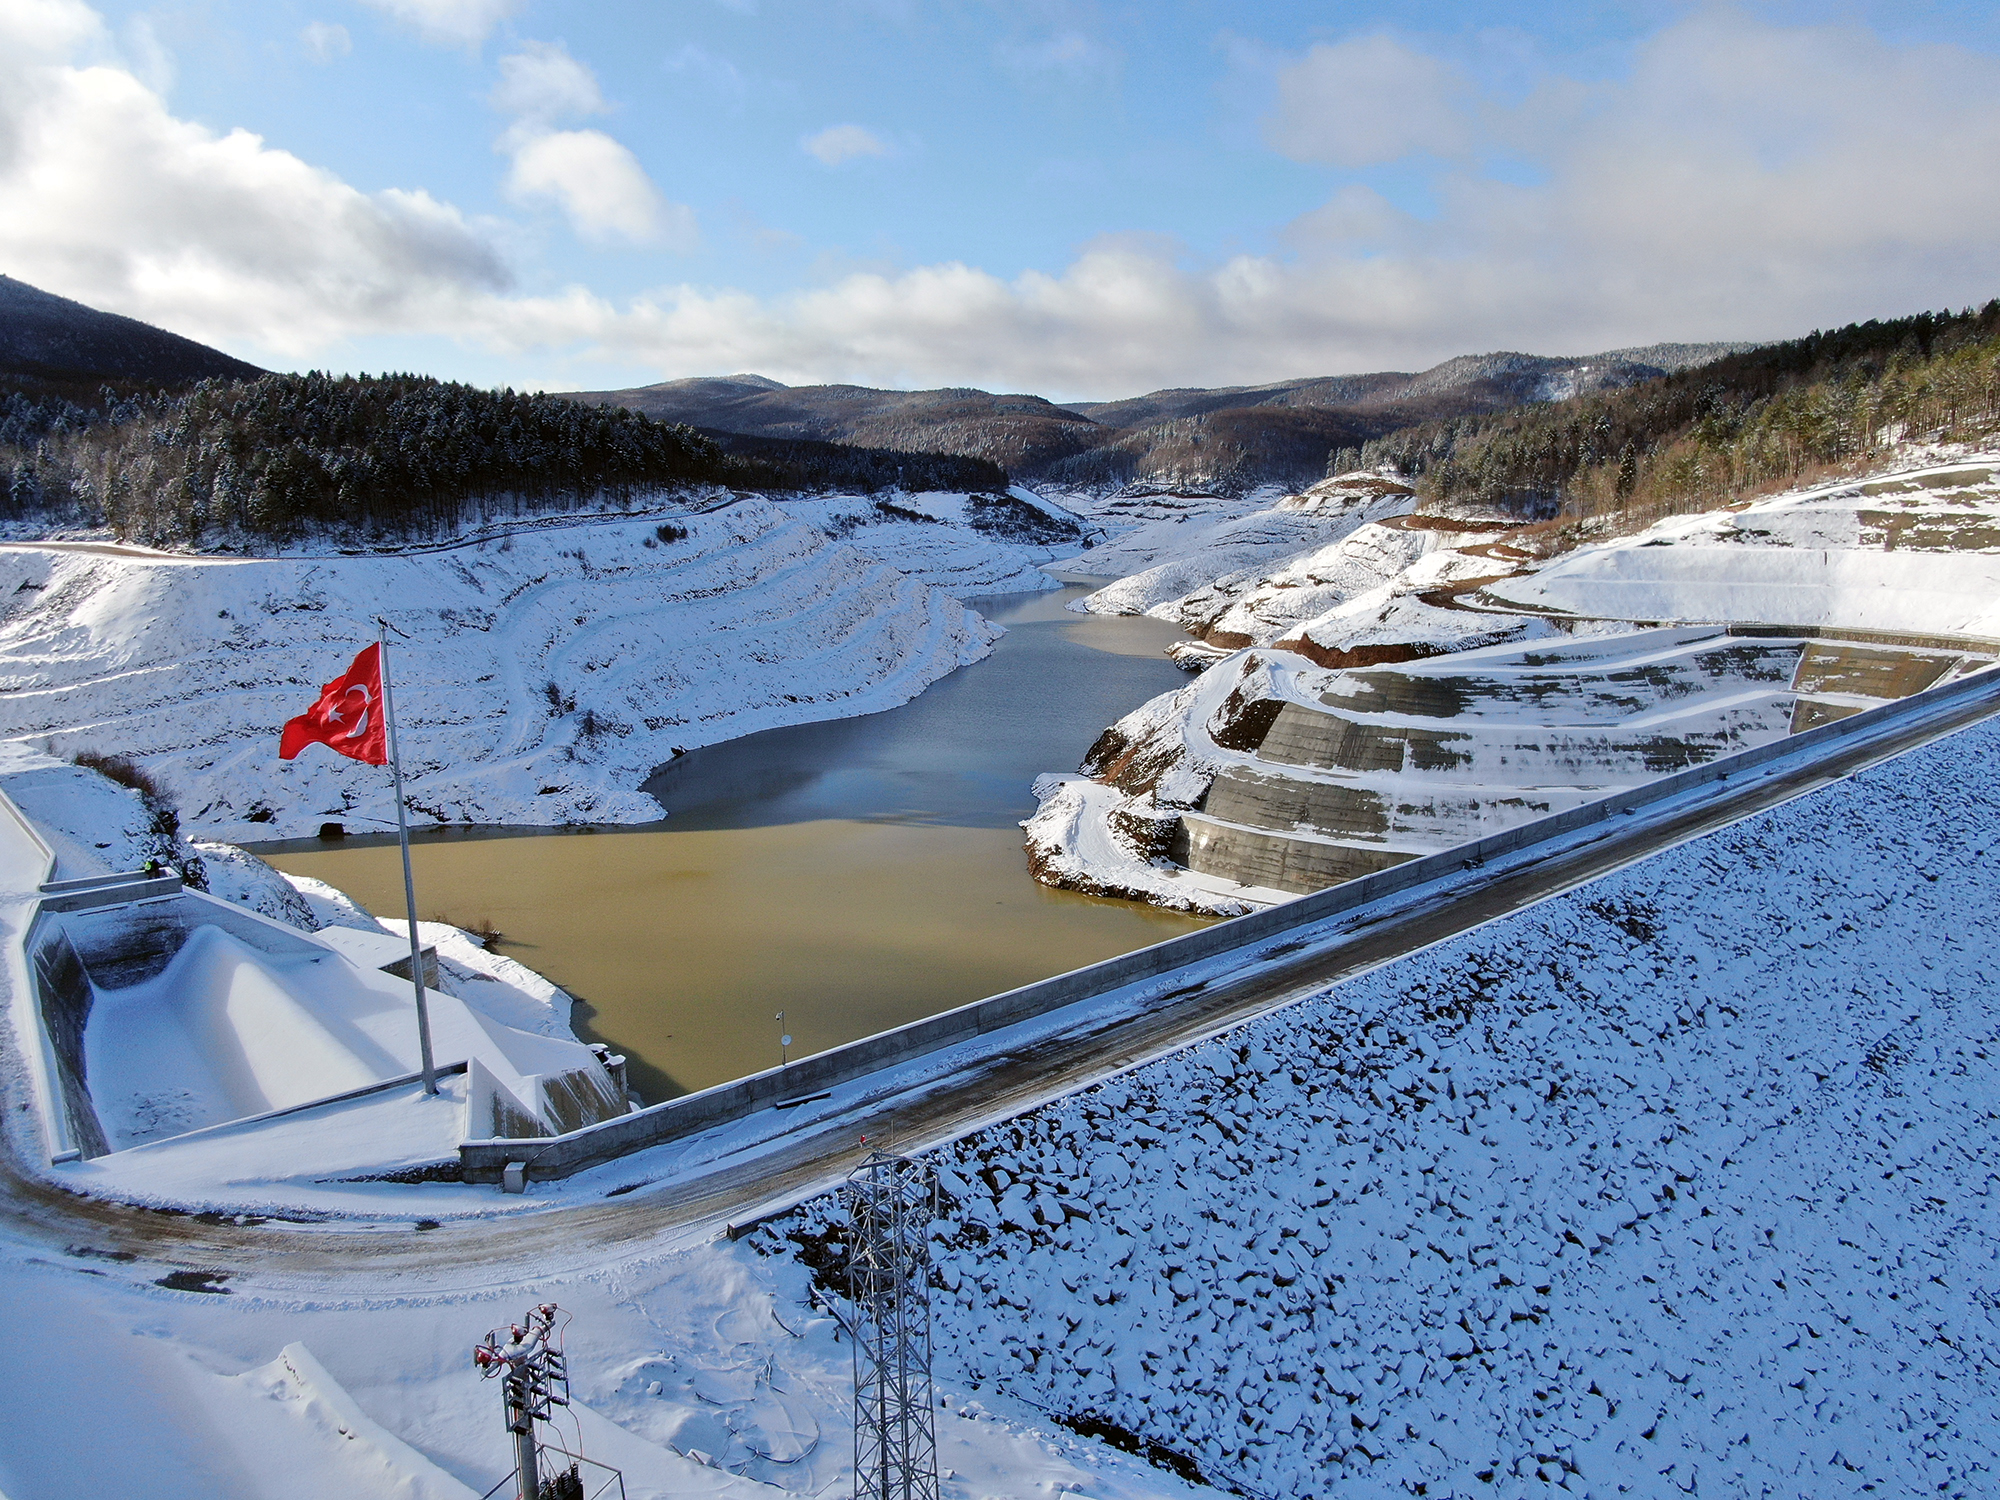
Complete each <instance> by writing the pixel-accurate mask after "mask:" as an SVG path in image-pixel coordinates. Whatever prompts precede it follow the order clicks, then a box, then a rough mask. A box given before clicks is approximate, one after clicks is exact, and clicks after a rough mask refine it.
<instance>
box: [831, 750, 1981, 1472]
mask: <svg viewBox="0 0 2000 1500" xmlns="http://www.w3.org/2000/svg"><path fill="white" fill-rule="evenodd" d="M1996 755H2000V727H1996V726H1992V725H1984V726H1981V727H1979V728H1977V729H1975V730H1970V731H1966V732H1964V733H1962V734H1959V735H1956V736H1954V737H1952V738H1950V739H1948V740H1945V741H1942V742H1940V743H1938V744H1935V745H1932V746H1929V747H1927V748H1925V749H1922V750H1918V751H1914V752H1912V753H1910V754H1908V755H1905V756H1904V757H1902V758H1901V759H1899V760H1896V761H1893V762H1890V763H1887V764H1885V765H1881V766H1878V767H1875V768H1872V769H1870V770H1868V771H1865V772H1863V773H1860V774H1859V775H1858V776H1856V777H1855V778H1853V779H1852V780H1849V781H1846V782H1841V783H1837V784H1835V785H1834V786H1832V787H1829V788H1826V789H1824V790H1822V791H1819V792H1816V793H1814V794H1812V795H1811V796H1809V797H1806V798H1803V799H1801V800H1799V801H1796V802H1793V803H1791V804H1788V805H1786V806H1784V807H1781V808H1778V809H1776V810H1773V811H1770V812H1766V813H1763V814H1760V815H1759V816H1757V817H1755V818H1753V819H1750V820H1748V821H1747V822H1745V823H1742V824H1739V825H1737V826H1735V827H1733V828H1730V829H1728V830H1725V831H1723V832H1721V833H1717V834H1713V835H1710V836H1708V837H1706V838H1704V839H1701V840H1699V841H1697V842H1695V843H1692V844H1689V845H1685V846H1682V847H1681V848H1678V849H1676V850H1674V851H1671V852H1669V853H1667V854H1663V855H1659V856H1656V857H1654V858H1653V859H1651V860H1648V861H1647V862H1646V863H1644V864H1642V865H1639V866H1636V867H1634V868H1632V869H1629V870H1627V871H1625V872H1623V873H1621V874H1618V875H1616V876H1612V877H1610V878H1607V879H1604V880H1601V881H1599V882H1597V883H1595V884H1594V885H1592V886H1590V887H1589V888H1587V889H1585V890H1581V891H1577V892H1574V893H1572V894H1569V895H1566V896H1563V897H1561V898H1559V899H1557V900H1554V901H1551V902H1548V903H1546V904H1544V905H1542V906H1539V907H1536V908H1533V909H1531V910H1528V911H1525V912H1522V913H1519V914H1516V915H1514V916H1510V917H1507V918H1504V919H1502V920H1500V921H1498V922H1496V923H1494V924H1492V925H1490V926H1488V927H1486V928H1484V929H1482V930H1480V931H1478V932H1475V933H1472V934H1468V935H1466V936H1463V937H1460V938H1457V939H1454V940H1452V941H1450V942H1447V943H1445V944H1442V945H1440V946H1439V947H1437V948H1435V949H1432V950H1430V951H1428V952H1425V953H1421V954H1418V955H1415V956H1413V957H1409V958H1405V959H1402V960H1400V961H1398V962H1396V963H1394V964H1391V965H1389V966H1387V967H1385V968H1383V969H1381V970H1378V971H1376V972H1375V973H1374V974H1372V975H1369V976H1367V977H1365V978H1363V979H1360V980H1356V981H1351V982H1349V983H1347V984H1345V985H1342V986H1341V987H1340V988H1338V989H1337V990H1335V991H1334V992H1332V993H1331V994H1328V995H1324V996H1322V997H1319V998H1317V999H1314V1000H1311V1001H1309V1002H1307V1003H1305V1004H1303V1005H1301V1006H1300V1007H1298V1008H1296V1009H1293V1010H1290V1011H1286V1012H1283V1013H1280V1014H1278V1015H1274V1016H1271V1017H1269V1018H1266V1019H1264V1020H1262V1021H1258V1022H1255V1023H1252V1024H1251V1025H1248V1026H1245V1027H1242V1028H1240V1029H1238V1030H1237V1031H1234V1032H1232V1033H1230V1034H1229V1035H1227V1036H1225V1037H1223V1038H1221V1039H1218V1040H1216V1041H1214V1042H1211V1043H1208V1044H1206V1045H1204V1046H1202V1047H1200V1048H1197V1049H1195V1050H1193V1051H1190V1052H1187V1053H1185V1054H1182V1055H1180V1056H1177V1057H1174V1058H1171V1059H1168V1060H1166V1061H1162V1062H1159V1063H1155V1064H1152V1065H1150V1066H1147V1067H1144V1068H1141V1069H1139V1070H1137V1071H1135V1072H1133V1073H1131V1074H1129V1075H1127V1076H1125V1077H1123V1078H1120V1079H1118V1080H1115V1081H1113V1082H1111V1083H1108V1084H1106V1085H1104V1086H1102V1087H1100V1088H1097V1089H1093V1090H1091V1091H1089V1092H1087V1093H1084V1094H1082V1095H1080V1096H1077V1097H1074V1098H1072V1099H1070V1100H1069V1101H1067V1102H1065V1103H1062V1104H1060V1105H1056V1106H1051V1107H1049V1108H1046V1109H1043V1110H1040V1111H1038V1112H1036V1113H1035V1114H1033V1115H1031V1116H1028V1117H1025V1118H1023V1119H1020V1120H1017V1121H1015V1122H1012V1123H1010V1124H1007V1125H1004V1126H1000V1127H997V1128H995V1129H992V1130H989V1131H987V1132H985V1133H983V1134H981V1135H979V1136H977V1137H974V1138H972V1139H969V1140H966V1141H964V1142H962V1143H960V1144H959V1145H958V1146H957V1147H955V1148H953V1149H951V1150H949V1151H946V1152H943V1153H940V1155H941V1160H942V1161H943V1163H944V1165H945V1166H946V1167H947V1168H948V1169H949V1174H950V1175H949V1176H948V1177H947V1178H946V1181H947V1184H948V1186H949V1189H950V1191H951V1193H952V1194H953V1196H954V1197H955V1199H956V1200H957V1202H956V1206H955V1207H954V1209H953V1211H952V1215H951V1221H950V1223H949V1224H948V1225H947V1244H948V1246H949V1249H948V1251H947V1253H946V1254H945V1256H944V1259H943V1263H942V1267H941V1271H942V1275H943V1279H944V1281H945V1284H946V1286H947V1287H948V1288H949V1290H950V1293H951V1300H949V1301H947V1302H946V1304H945V1305H944V1308H943V1311H942V1313H941V1315H940V1317H939V1320H938V1330H939V1339H940V1344H941V1347H942V1348H943V1350H944V1351H945V1352H946V1353H947V1354H948V1356H949V1357H950V1360H951V1361H952V1363H953V1364H955V1365H956V1366H957V1368H958V1369H959V1370H961V1371H962V1372H963V1378H964V1379H966V1380H967V1381H969V1382H975V1383H977V1386H978V1388H979V1389H980V1391H981V1392H982V1394H984V1393H986V1392H990V1391H1000V1392H1005V1393H1009V1394H1012V1395H1015V1396H1017V1397H1020V1398H1022V1399H1025V1400H1028V1401H1032V1402H1034V1403H1037V1404H1040V1405H1042V1406H1046V1407H1049V1408H1051V1409H1053V1410H1057V1411H1063V1412H1069V1413H1078V1412H1094V1413H1097V1414H1099V1415H1101V1416H1102V1417H1104V1418H1105V1419H1107V1420H1109V1421H1111V1422H1113V1423H1115V1424H1117V1425H1119V1426H1122V1427H1124V1428H1127V1429H1129V1430H1131V1431H1133V1432H1135V1433H1138V1434H1141V1435H1143V1436H1144V1437H1146V1438H1149V1439H1152V1440H1155V1441H1157V1442H1158V1443H1160V1444H1162V1445H1164V1446H1165V1447H1167V1448H1170V1449H1174V1450H1176V1451H1179V1452H1181V1453H1184V1454H1187V1455H1189V1456H1191V1457H1192V1458H1193V1459H1194V1460H1195V1461H1196V1462H1197V1463H1198V1464H1199V1465H1200V1466H1201V1469H1202V1471H1203V1473H1204V1475H1205V1476H1207V1477H1208V1478H1209V1479H1210V1480H1211V1481H1212V1482H1215V1483H1218V1484H1224V1485H1235V1486H1238V1487H1240V1488H1241V1490H1242V1491H1243V1492H1244V1493H1248V1494H1254V1495H1269V1496H1279V1495H1286V1496H1293V1495H1297V1496H1305V1495H1312V1496H1324V1495H1343V1494H1353V1495H1366V1496H1377V1495H1380V1496H1388V1495H1399V1496H1400V1495H1415V1494H1429V1495H1460V1496H1471V1495H1488V1494H1491V1495H1501V1496H1506V1495H1524V1494H1541V1493H1546V1492H1549V1491H1551V1490H1552V1489H1555V1488H1557V1487H1560V1488H1561V1489H1562V1490H1563V1491H1564V1492H1566V1493H1570V1494H1577V1495H1602V1496H1613V1495H1630V1496H1659V1497H1662V1500H1667V1497H1676V1496H1682V1495H1688V1494H1702V1495H1786V1496H1814V1497H1831V1496H1844V1495H1857V1496H1858V1495H1862V1494H1876V1495H1882V1494H1893V1495H1917V1494H1939V1495H1960V1496H1976V1495H1984V1494H1990V1493H1992V1492H1993V1490H1994V1486H1995V1477H1994V1476H1995V1466H1996V1459H1995V1453H1994V1446H1993V1430H1992V1414H1993V1412H1994V1410H1995V1405H1996V1402H2000V1311H1996V1308H2000V1193H1996V1179H1995V1175H1994V1169H1993V1162H1994V1160H1995V1159H1996V1157H2000V1114H1996V1112H1995V1110H1994V1108H1993V1089H1992V1073H1993V1066H1994V1062H1993V1059H1994V1058H1995V1057H1996V1056H2000V962H1996V960H1995V957H1994V952H1993V947H1992V944H1991V942H1990V940H1989V939H1988V937H1987V935H1986V933H1985V930H1984V927H1983V924H1982V922H1981V921H1980V920H1979V919H1978V918H1977V917H1976V916H1975V915H1973V914H1975V913H1979V912H1983V911H1986V910H1988V909H1990V908H1991V906H1992V905H1993V903H1994V902H1995V901H1996V900H2000V868H1996V866H1995V864H1994V862H1993V859H1992V857H1991V855H1992V848H1993V844H1994V831H1995V828H1996V826H2000V791H1996V790H1995V788H1994V786H1993V784H1992V782H1991V780H1990V779H1989V778H1984V777H1973V776H1967V775H1966V774H1965V767H1966V766H1968V765H1982V764H1985V763H1987V762H1988V761H1989V760H1990V759H1991V758H1993V757H1994V756H1996ZM829 1219H837V1215H836V1214H833V1213H832V1212H831V1209H830V1206H829V1205H826V1204H820V1205H816V1206H814V1208H813V1209H812V1210H811V1211H810V1212H809V1213H808V1214H806V1215H805V1216H804V1219H803V1222H802V1227H803V1228H804V1229H805V1230H808V1231H817V1230H819V1229H821V1228H823V1227H824V1225H825V1224H826V1223H827V1221H828V1220H829Z"/></svg>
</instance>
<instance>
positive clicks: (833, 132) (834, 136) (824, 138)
mask: <svg viewBox="0 0 2000 1500" xmlns="http://www.w3.org/2000/svg"><path fill="white" fill-rule="evenodd" d="M799 145H800V146H801V147H803V148H804V149H805V151H806V153H807V154H808V155H811V156H816V157H818V158H819V159H820V160H821V161H822V162H824V163H825V164H826V165H827V166H829V167H837V166H839V165H840V164H841V163H842V162H844V161H852V160H854V158H855V157H857V156H887V155H888V154H889V148H888V147H887V146H886V145H884V144H883V142H882V139H881V137H880V136H878V135H876V134H875V132H874V131H872V130H867V129H864V128H863V127H862V126H859V125H829V126H827V128H826V129H824V130H822V131H820V132H819V133H818V134H817V135H809V136H806V137H805V138H804V139H802V140H801V141H800V142H799Z"/></svg>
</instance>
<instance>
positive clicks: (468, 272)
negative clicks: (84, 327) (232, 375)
mask: <svg viewBox="0 0 2000 1500" xmlns="http://www.w3.org/2000/svg"><path fill="white" fill-rule="evenodd" d="M80 9H81V8H80V7H75V6H57V5H39V6H32V7H20V8H9V9H6V10H4V11H0V202H4V203H6V205H7V211H6V212H5V213H4V214H0V263H4V264H5V265H6V266H7V268H8V270H9V272H10V273H11V274H13V275H16V276H19V277H20V278H22V279H23V280H26V281H29V282H31V283H34V284H36V285H40V286H45V287H48V288H49V289H51V290H54V291H59V292H61V293H63V294H64V295H67V296H72V297H77V298H80V299H81V300H83V301H86V302H89V303H92V304H93V305H96V306H100V307H108V308H112V309H114V310H116V311H119V312H126V313H131V314H133V315H135V316H138V317H142V318H146V319H149V320H151V321H154V322H159V323H164V324H166V325H167V326H168V327H171V328H174V329H176V330H177V331H180V332H185V333H188V334H190V335H192V336H194V337H197V338H203V339H208V340H211V341H214V342H219V343H222V344H224V345H225V346H228V347H231V348H235V349H239V350H241V349H246V348H255V349H259V350H262V351H266V352H267V357H268V355H270V354H276V355H281V356H282V355H288V354H296V355H306V354H309V353H313V352H317V351H320V350H324V349H325V348H327V347H328V346H329V345H330V344H333V343H334V342H336V341H338V340H340V339H342V338H345V337H348V336H350V335H352V334H354V333H358V332H363V331H369V330H374V329H394V328H398V327H406V326H409V325H411V324H413V323H415V324H429V325H432V326H436V325H437V324H438V323H439V322H440V321H441V320H443V319H446V318H448V317H449V316H451V315H452V312H451V311H450V310H455V309H460V308H462V307H463V306H464V304H465V301H466V299H467V298H469V297H477V296H489V295H492V294H495V293H498V292H500V291H502V290H503V289H504V288H505V287H506V285H507V283H508V273H507V270H506V267H505V266H504V265H503V264H502V262H501V261H500V259H499V257H498V256H497V255H496V254H495V252H494V251H493V249H492V248H491V246H490V245H489V244H488V242H487V240H486V238H485V236H484V235H483V234H481V233H480V232H479V231H478V230H477V229H476V228H475V227H474V226H473V225H471V224H469V223H467V222H466V220H465V219H464V217H463V216H462V215H461V214H460V213H459V212H458V210H457V209H455V208H452V207H451V206H449V205H447V204H443V203H440V202H438V201H437V200H435V199H433V198H431V197H429V196H428V195H427V194H424V193H421V192H393V191H392V192H385V193H373V194H368V193H362V192H359V191H357V190H356V189H354V188H353V187H351V186H349V185H348V184H346V183H344V182H342V181H340V179H338V178H337V177H335V176H333V175H332V174H331V173H328V172H325V171H323V170H321V169H319V168H317V167H313V166H310V165H308V164H307V163H305V162H303V161H301V160H299V158H297V157H296V156H293V155H291V154H290V153H289V152H285V151H276V150H272V149H271V148H269V147H268V146H266V145H265V144H264V143H263V141H262V140H260V139H259V138H258V137H256V136H254V135H251V134H250V133H248V132H247V131H241V130H238V131H232V132H230V133H229V134H227V135H220V136H219V135H216V134H215V133H214V132H212V131H210V130H208V129H206V128H204V127H203V126H200V125H196V124H192V123H190V122H188V121H185V120H179V119H176V118H174V117H173V116H172V115H171V114H169V113H168V111H167V109H166V107H165V105H164V103H163V102H162V101H161V99H160V97H159V96H158V94H156V93H154V92H153V91H152V90H150V89H148V88H147V87H146V86H145V85H144V84H142V83H141V82H140V81H139V80H138V79H137V78H136V77H134V76H133V75H132V74H131V73H130V72H127V71H125V70H123V69H120V68H114V67H110V66H94V67H78V66H74V65H72V64H70V63H68V62H66V61H64V60H62V59H63V57H64V55H65V52H66V49H68V48H74V47H77V46H88V45H90V44H91V43H93V42H94V41H96V40H97V36H96V35H95V34H94V33H95V30H96V29H95V28H92V27H90V26H88V25H85V24H83V17H82V16H79V14H78V12H79V11H80ZM85 14H86V15H87V13H85Z"/></svg>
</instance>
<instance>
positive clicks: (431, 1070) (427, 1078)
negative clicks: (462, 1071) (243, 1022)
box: [375, 615, 438, 1094]
mask: <svg viewBox="0 0 2000 1500" xmlns="http://www.w3.org/2000/svg"><path fill="white" fill-rule="evenodd" d="M388 626H389V622H388V621H387V620H384V619H383V618H381V617H380V616H379V615H378V616H377V617H376V619H375V646H376V660H377V661H378V662H380V663H381V667H382V720H383V723H384V724H385V725H386V726H387V727H388V730H389V775H390V777H391V778H392V779H393V780H394V782H395V784H396V840H397V842H398V843H400V844H401V845H402V848H403V910H404V911H405V912H406V913H407V914H408V916H409V919H410V982H411V983H412V984H414V985H415V986H416V987H417V1046H418V1049H419V1051H420V1052H421V1053H422V1055H423V1067H424V1092H425V1093H426V1094H435V1093H437V1091H438V1086H437V1067H436V1064H435V1063H434V1062H433V1061H432V1059H431V1008H430V1002H429V1001H428V1000H427V999H426V998H425V997H424V948H423V940H422V939H421V938H419V937H418V936H417V884H416V881H415V880H414V879H412V878H411V875H410V824H409V819H408V818H406V817H405V816H404V814H403V762H402V758H401V757H400V756H399V755H397V753H396V697H395V694H393V693H392V692H390V691H389V642H388V638H387V637H388Z"/></svg>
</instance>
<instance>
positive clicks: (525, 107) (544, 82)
mask: <svg viewBox="0 0 2000 1500" xmlns="http://www.w3.org/2000/svg"><path fill="white" fill-rule="evenodd" d="M488 98H489V100H490V102H491V103H492V105H493V107H494V108H495V109H497V110H499V111H500V112H501V113H502V114H506V115H513V116H515V117H516V118H517V119H520V120H524V121H528V122H532V123H537V124H547V123H549V122H551V121H555V120H562V119H570V118H573V117H575V116H577V115H597V114H603V113H604V95H603V94H602V93H600V92H599V91H598V87H597V75H596V74H594V73H592V72H591V71H590V69H589V68H587V67H585V66H584V65H583V64H582V63H580V62H578V61H577V60H576V59H575V58H573V57H571V56H570V55H569V52H568V51H567V50H566V49H565V48H564V47H563V46H562V44H561V43H559V42H557V43H550V42H528V43H527V44H525V45H524V46H523V47H522V48H521V50H520V51H519V52H515V53H510V54H509V55H508V56H506V57H503V58H501V59H500V82H499V83H497V84H495V85H494V87H493V92H492V93H491V94H490V95H489V96H488Z"/></svg>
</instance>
